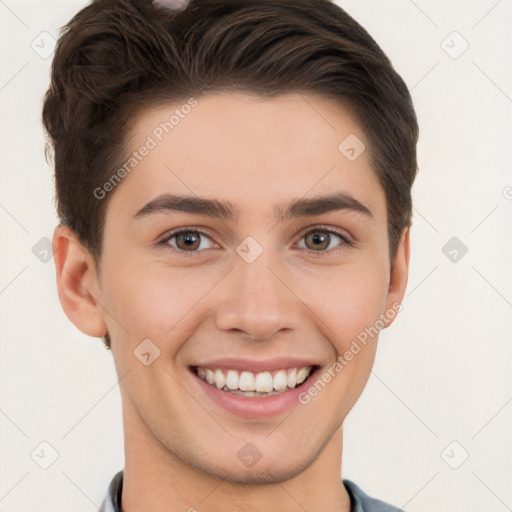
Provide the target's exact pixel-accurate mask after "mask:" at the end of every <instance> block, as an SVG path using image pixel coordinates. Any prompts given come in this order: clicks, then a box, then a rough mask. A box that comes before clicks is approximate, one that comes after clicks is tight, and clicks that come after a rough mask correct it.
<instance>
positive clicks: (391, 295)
mask: <svg viewBox="0 0 512 512" xmlns="http://www.w3.org/2000/svg"><path fill="white" fill-rule="evenodd" d="M409 233H410V227H407V228H405V229H404V231H403V232H402V236H401V238H400V242H399V244H398V248H397V251H396V256H395V259H394V261H393V262H392V264H391V268H390V276H389V286H388V294H387V297H386V310H385V312H384V318H383V321H384V323H385V327H389V326H390V325H391V324H392V323H393V321H394V319H395V318H396V315H397V313H398V310H399V305H401V303H402V300H403V298H404V295H405V288H406V287H407V280H408V277H409V260H410V256H411V252H410V250H411V248H410V241H409Z"/></svg>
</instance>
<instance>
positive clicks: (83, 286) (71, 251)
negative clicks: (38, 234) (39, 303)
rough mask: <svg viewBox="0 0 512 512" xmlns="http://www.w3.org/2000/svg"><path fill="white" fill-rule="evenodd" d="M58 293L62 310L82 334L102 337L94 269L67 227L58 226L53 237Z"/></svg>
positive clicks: (97, 284)
mask: <svg viewBox="0 0 512 512" xmlns="http://www.w3.org/2000/svg"><path fill="white" fill-rule="evenodd" d="M53 244H54V247H55V251H54V261H55V270H56V274H57V276H56V277H57V291H58V294H59V299H60V303H61V305H62V309H63V310H64V312H65V313H66V316H67V317H68V318H69V319H70V320H71V322H73V324H74V325H75V326H76V327H77V328H78V329H80V331H82V332H83V333H85V334H88V335H89V336H94V337H101V336H103V335H104V334H105V332H106V330H107V327H106V324H105V322H104V320H103V308H102V307H101V305H100V303H99V302H98V301H99V300H100V297H101V290H100V286H99V281H98V276H97V271H96V265H95V264H94V258H93V257H92V255H91V254H90V252H89V251H88V250H87V249H85V248H84V246H83V245H82V244H81V243H80V241H79V240H78V237H77V236H76V234H75V233H74V232H73V230H72V229H70V228H69V227H68V226H64V225H59V226H57V227H56V228H55V231H54V233H53Z"/></svg>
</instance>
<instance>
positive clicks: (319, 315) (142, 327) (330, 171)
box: [53, 93, 409, 512]
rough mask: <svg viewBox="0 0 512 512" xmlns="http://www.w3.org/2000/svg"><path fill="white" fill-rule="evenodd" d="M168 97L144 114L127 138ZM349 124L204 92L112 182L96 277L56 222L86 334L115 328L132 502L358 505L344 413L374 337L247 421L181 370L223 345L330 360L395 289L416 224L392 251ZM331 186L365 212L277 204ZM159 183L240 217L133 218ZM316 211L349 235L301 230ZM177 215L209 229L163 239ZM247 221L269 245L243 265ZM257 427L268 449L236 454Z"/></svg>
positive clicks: (373, 180)
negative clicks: (292, 399)
mask: <svg viewBox="0 0 512 512" xmlns="http://www.w3.org/2000/svg"><path fill="white" fill-rule="evenodd" d="M306 100H307V101H306ZM178 107H179V105H178ZM176 108H177V106H176V105H171V106H168V107H167V106H165V107H163V106H160V107H158V108H155V109H152V110H145V111H143V112H142V113H140V115H139V116H138V117H137V118H136V119H134V123H133V126H134V128H133V136H132V137H131V139H130V140H131V143H132V147H133V150H136V149H137V148H139V147H140V146H141V145H142V144H144V142H145V140H146V137H147V136H148V134H151V132H152V130H154V128H155V127H156V126H158V125H159V123H160V122H162V121H164V120H166V119H169V116H170V115H172V113H173V112H174V110H175V109H176ZM326 121H327V122H326ZM349 134H356V135H357V137H359V139H361V140H362V141H363V142H364V143H365V144H366V147H367V148H368V147H369V146H368V143H367V141H366V137H365V135H364V133H363V131H362V130H361V128H360V126H359V125H358V123H357V122H356V120H355V119H354V117H353V116H351V114H350V111H349V110H348V109H346V108H345V107H344V106H343V105H341V104H340V103H334V102H333V101H332V100H328V99H322V98H318V97H314V96H300V95H295V94H290V95H286V96H280V97H278V98H273V99H261V98H259V97H255V96H249V95H245V94H239V93H237V94H234V93H230V94H220V93H217V94H210V95H207V96H204V97H200V98H198V105H197V106H196V107H195V108H194V109H193V110H192V111H191V113H190V114H188V115H187V116H186V117H185V118H184V119H182V120H181V122H180V124H179V125H178V126H176V127H175V128H174V130H173V131H172V132H171V133H170V134H168V135H166V136H165V138H164V139H163V140H162V142H161V143H160V144H158V146H157V147H156V148H154V149H152V150H151V151H150V152H149V154H148V155H147V156H146V157H145V158H144V160H143V161H142V162H141V163H140V164H139V165H138V166H137V167H136V169H134V170H133V171H132V172H131V173H130V174H129V175H127V176H126V177H125V178H124V179H123V181H122V182H121V184H119V185H118V186H117V188H116V189H115V190H114V192H112V194H113V195H112V197H111V200H110V202H109V204H108V208H107V214H106V223H105V230H104V245H103V250H102V254H101V260H100V267H101V274H100V276H101V278H99V277H98V273H97V269H96V268H95V266H94V262H93V258H92V256H91V255H90V254H89V253H88V252H87V250H85V249H84V247H83V246H82V244H81V243H80V242H79V240H77V238H76V236H75V235H74V233H73V232H72V231H71V230H70V229H69V228H68V227H66V226H59V227H57V228H56V230H55V234H54V239H53V241H54V244H55V245H56V247H57V251H56V253H55V263H56V268H57V285H58V292H59V297H60V300H61V303H62V306H63V308H64V310H65V312H66V314H67V316H68V317H69V318H70V320H71V321H72V322H73V323H74V324H75V325H76V326H77V327H78V328H79V329H80V330H81V331H83V332H84V333H87V334H89V335H91V336H102V335H104V334H105V333H106V332H108V333H109V335H110V338H111V340H112V353H113V357H114V361H115V366H116V370H117V374H118V377H119V378H120V379H121V378H122V380H121V382H120V389H121V396H122V404H123V423H124V439H125V468H124V469H125V473H124V488H123V495H122V506H123V511H124V512H137V511H140V510H152V511H154V512H159V511H162V512H163V511H164V510H165V511H166V512H169V511H184V510H189V509H190V508H191V507H194V508H195V509H197V510H200V511H207V510H208V511H216V510H223V511H233V512H234V511H238V510H250V511H252V512H263V511H268V510H280V511H287V512H292V511H299V510H300V511H303V510H304V509H306V510H308V511H312V512H313V511H323V512H325V511H338V512H339V511H348V510H349V497H348V494H347V492H346V490H345V488H344V486H343V485H342V482H341V476H340V471H341V459H342V447H343V431H342V424H343V421H344V419H345V416H346V415H347V413H348V412H349V411H350V409H351V408H352V406H353V405H354V404H355V402H356V401H357V399H358V398H359V396H360V394H361V392H362V391H363V389H364V387H365V385H366V383H367V380H368V377H369V374H370V370H371V367H372V364H373V361H374V357H375V350H376V346H377V337H375V338H374V339H373V340H371V341H370V342H369V343H368V344H367V345H366V347H363V349H362V350H361V351H360V352H359V353H358V354H357V355H355V356H354V358H353V359H352V360H351V361H350V362H349V363H348V364H347V365H346V366H345V367H344V368H343V370H342V371H341V372H339V373H337V374H336V377H335V378H333V379H332V380H331V381H330V382H329V383H328V384H327V385H326V386H325V388H324V389H323V390H322V391H321V392H319V393H318V395H317V396H316V397H314V399H312V400H311V401H310V403H309V404H307V405H302V404H297V405H296V406H295V407H294V408H293V410H292V412H291V414H289V412H287V413H285V414H282V415H278V416H274V417H272V418H267V419H264V420H263V419H258V420H244V419H242V418H240V417H238V416H235V415H234V414H231V413H229V412H227V411H226V410H224V409H223V408H221V407H220V406H218V405H217V404H215V403H213V402H212V401H211V400H209V399H208V397H207V396H206V395H205V394H204V392H202V390H201V389H200V387H199V386H198V383H197V381H196V379H197V377H195V376H193V375H192V374H191V372H190V370H189V365H192V364H194V363H195V364H197V363H198V362H201V361H208V360H212V359H214V358H216V357H219V356H234V357H246V358H249V359H251V358H253V359H267V358H273V357H277V356H281V355H285V356H286V355H289V354H290V353H293V354H294V355H297V356H301V357H304V358H311V359H312V360H314V361H318V362H320V364H321V365H322V366H323V368H324V369H327V368H329V367H330V366H332V364H333V363H334V362H335V361H336V358H337V357H338V356H340V355H343V354H344V353H345V352H346V351H347V350H348V348H349V347H350V345H351V343H352V341H353V340H354V339H356V337H357V335H358V334H359V333H361V332H362V331H364V329H365V328H367V327H369V326H372V325H374V324H375V322H376V320H378V319H379V315H381V314H386V312H387V311H388V310H390V309H392V308H393V304H395V305H396V304H397V303H400V302H401V300H402V298H403V295H404V292H405V287H406V284H407V274H408V263H409V230H408V229H406V230H405V231H404V233H403V236H402V239H401V242H400V245H399V247H398V251H397V255H396V258H395V260H394V261H393V263H392V264H391V262H390V261H389V251H388V244H389V240H388V234H387V214H386V201H385V195H384V191H383V189H382V187H381V186H380V184H379V182H378V180H377V177H376V175H375V174H374V172H373V171H372V169H371V167H370V163H369V159H368V151H364V152H363V153H362V154H361V155H360V156H359V158H357V159H356V160H355V161H353V162H350V161H349V160H348V159H347V158H345V156H344V155H343V154H341V153H340V152H339V151H338V145H339V144H340V142H341V141H342V140H343V139H345V137H347V136H348V135H349ZM334 191H338V192H342V193H345V194H349V195H351V196H353V197H354V198H356V199H357V200H358V201H359V202H361V203H362V204H364V205H365V206H366V207H367V208H368V209H369V210H370V211H371V213H372V216H369V215H365V214H363V213H361V212H358V211H354V210H339V211H331V212H328V213H321V214H318V215H314V216H311V217H310V216H303V217H300V218H292V219H289V220H285V221H278V220H276V218H275V216H274V213H275V212H274V208H273V207H274V205H275V204H286V203H288V202H289V201H292V200H295V199H300V198H303V197H308V198H312V197H317V196H322V195H328V194H331V193H333V192H334ZM164 192H167V193H173V194H183V195H197V196H200V197H207V198H210V199H211V198H216V199H219V200H226V201H230V202H232V203H233V204H234V205H235V206H236V208H237V209H238V211H239V217H238V222H234V221H227V220H221V219H215V218H211V217H208V216H205V215H197V214H193V213H183V212H176V211H166V212H161V213H158V214H155V215H151V216H146V217H142V218H137V219H134V218H133V217H134V215H135V214H136V213H137V212H138V211H139V210H140V209H141V208H142V207H143V206H144V205H145V204H146V203H148V202H149V201H151V200H152V199H154V198H156V197H157V196H159V195H160V194H162V193H164ZM319 225H320V226H324V227H327V228H331V229H335V230H336V229H338V230H340V232H341V233H342V234H344V235H346V236H348V237H350V240H352V241H353V246H351V245H349V244H346V243H345V244H344V243H343V240H342V239H341V238H339V237H338V236H336V235H332V236H331V238H330V242H329V238H327V241H326V242H325V243H322V241H320V242H318V241H315V240H314V239H313V240H312V239H311V237H309V238H308V237H307V236H306V235H307V234H308V233H310V232H311V231H313V230H314V228H316V227H318V226H319ZM175 228H189V229H191V228H195V229H201V230H202V231H205V232H206V236H202V237H201V238H200V240H201V243H200V245H199V243H197V244H196V245H194V249H193V250H194V251H195V254H194V255H192V256H191V255H190V254H186V253H185V252H186V251H187V250H188V251H189V252H190V251H191V249H189V248H187V246H186V245H185V244H184V243H183V237H182V238H181V241H180V240H178V239H177V238H176V237H175V238H174V239H171V240H170V241H169V242H168V243H167V244H162V245H159V246H158V245H157V242H158V241H160V240H161V239H162V238H163V237H164V235H165V234H166V233H167V232H169V231H170V230H172V229H175ZM196 236H197V235H196ZM247 236H252V237H253V238H254V239H256V240H257V242H258V243H259V244H260V245H261V247H262V248H263V253H262V254H261V255H260V256H259V257H258V258H257V259H256V260H255V261H254V262H252V263H250V264H248V263H246V262H245V261H244V260H243V259H242V258H241V257H240V256H239V255H238V254H237V252H236V248H237V246H238V245H239V244H240V243H241V242H242V241H243V240H244V239H245V238H246V237H247ZM328 236H329V235H328ZM178 243H180V245H177V244H178ZM180 250H181V252H180ZM391 322H392V320H387V321H386V326H388V325H389V324H390V323H391ZM147 338H149V339H151V340H152V342H153V343H155V345H157V346H158V348H159V349H160V351H161V352H160V356H159V357H158V358H157V359H155V360H154V362H153V363H152V364H151V365H149V366H145V365H143V364H142V363H141V362H140V361H139V360H138V359H137V358H136V357H134V353H133V351H134V349H135V348H136V347H137V346H138V345H139V344H140V343H141V341H142V340H144V339H147ZM249 441H250V442H251V443H253V444H254V445H256V446H257V448H258V449H259V451H260V452H261V453H262V458H261V459H260V460H259V461H258V462H257V463H256V464H255V465H254V466H252V467H251V468H247V467H246V466H245V465H244V464H242V463H241V462H240V460H239V459H238V457H237V452H238V451H239V450H240V449H241V448H242V447H243V446H244V445H245V444H246V443H247V442H249ZM255 484H257V485H255Z"/></svg>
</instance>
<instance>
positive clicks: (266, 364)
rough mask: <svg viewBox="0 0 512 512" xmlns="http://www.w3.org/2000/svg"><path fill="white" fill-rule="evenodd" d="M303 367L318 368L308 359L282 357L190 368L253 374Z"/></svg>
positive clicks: (221, 361) (224, 361) (214, 362)
mask: <svg viewBox="0 0 512 512" xmlns="http://www.w3.org/2000/svg"><path fill="white" fill-rule="evenodd" d="M304 366H319V364H318V363H315V362H314V361H311V360H310V359H300V358H295V357H289V356H283V357H275V358H273V359H265V360H261V361H257V360H254V359H244V358H234V357H232V358H223V359H215V360H211V361H204V362H202V363H198V364H194V365H192V367H196V368H197V367H203V368H223V369H226V370H247V371H250V372H253V373H257V372H264V371H271V370H279V369H285V368H302V367H304Z"/></svg>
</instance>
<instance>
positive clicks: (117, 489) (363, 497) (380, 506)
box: [99, 471, 403, 512]
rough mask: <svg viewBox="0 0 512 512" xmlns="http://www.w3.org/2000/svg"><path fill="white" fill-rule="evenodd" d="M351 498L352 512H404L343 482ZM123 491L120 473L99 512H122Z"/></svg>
mask: <svg viewBox="0 0 512 512" xmlns="http://www.w3.org/2000/svg"><path fill="white" fill-rule="evenodd" d="M343 484H344V485H345V488H346V489H347V492H348V494H349V496H350V504H351V506H350V512H403V511H402V510H401V509H399V508H396V507H393V506H392V505H389V504H387V503H384V502H383V501H380V500H376V499H375V498H371V497H370V496H368V495H367V494H366V493H365V492H363V491H362V490H361V489H360V488H359V487H358V486H357V485H356V484H355V483H354V482H352V481H350V480H343ZM122 490H123V471H119V472H118V473H117V474H116V476H114V478H113V479H112V481H111V482H110V485H109V487H108V490H107V494H106V495H105V499H104V500H103V503H102V504H101V508H100V510H99V512H121V494H122Z"/></svg>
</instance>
